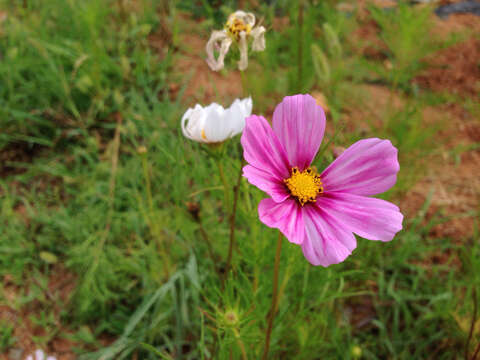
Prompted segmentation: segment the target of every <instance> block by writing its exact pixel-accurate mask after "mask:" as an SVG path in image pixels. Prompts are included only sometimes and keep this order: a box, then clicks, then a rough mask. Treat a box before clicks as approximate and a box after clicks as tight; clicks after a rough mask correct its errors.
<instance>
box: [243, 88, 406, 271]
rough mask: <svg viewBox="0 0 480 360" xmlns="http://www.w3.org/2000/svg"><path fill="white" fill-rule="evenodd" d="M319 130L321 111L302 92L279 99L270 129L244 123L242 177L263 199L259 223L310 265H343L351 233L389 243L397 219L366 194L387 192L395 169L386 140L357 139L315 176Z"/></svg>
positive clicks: (255, 119)
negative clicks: (281, 237)
mask: <svg viewBox="0 0 480 360" xmlns="http://www.w3.org/2000/svg"><path fill="white" fill-rule="evenodd" d="M324 132H325V114H324V112H323V109H322V108H321V107H320V106H319V105H317V104H316V102H315V99H314V98H313V97H311V96H310V95H295V96H287V97H285V98H284V99H283V101H282V102H281V103H280V104H279V105H278V106H277V107H276V108H275V112H274V114H273V129H272V127H270V125H269V123H268V122H267V120H265V118H264V117H262V116H257V115H251V116H250V117H248V118H247V119H246V125H245V129H244V132H243V135H242V140H241V142H242V146H243V150H244V157H245V160H246V161H247V162H248V165H246V166H245V167H244V168H243V176H245V177H246V178H247V179H248V181H249V182H250V183H251V184H253V185H255V186H257V187H258V188H259V189H261V190H263V191H265V192H266V193H267V194H268V195H270V198H267V199H263V200H262V201H261V202H260V204H259V206H258V213H259V216H260V220H261V221H262V222H263V223H264V224H265V225H267V226H269V227H272V228H278V229H279V230H280V231H281V232H282V233H283V234H284V235H285V237H286V238H287V239H288V240H289V241H290V242H292V243H294V244H298V245H300V246H301V247H302V250H303V254H304V255H305V258H306V259H307V260H308V261H309V262H310V263H311V264H313V265H322V266H329V265H331V264H337V263H340V262H342V261H344V260H345V258H346V257H347V256H349V255H350V254H351V253H352V251H353V250H354V249H355V247H356V246H357V242H356V239H355V236H354V235H353V233H355V234H357V235H359V236H361V237H364V238H366V239H370V240H381V241H390V240H392V239H393V237H394V236H395V234H396V233H397V232H398V231H400V230H401V229H402V221H403V215H402V214H401V213H400V211H399V209H398V207H397V206H396V205H394V204H392V203H390V202H388V201H385V200H381V199H376V198H373V197H370V196H372V195H376V194H380V193H382V192H384V191H386V190H388V189H390V188H391V187H392V186H393V185H394V184H395V182H396V180H397V172H398V170H399V169H400V166H399V164H398V159H397V153H398V151H397V149H396V148H395V147H394V146H393V145H392V143H391V142H390V141H389V140H382V139H377V138H371V139H364V140H360V141H357V142H356V143H355V144H353V145H352V146H350V147H349V148H348V149H346V150H345V151H344V152H343V153H342V154H341V155H340V156H339V157H338V158H337V159H335V161H333V162H332V163H331V164H330V165H329V166H328V167H327V168H326V169H325V170H323V172H322V173H321V174H318V173H317V171H316V169H315V168H313V167H310V165H311V163H312V161H313V159H314V158H315V155H316V153H317V151H318V149H319V147H320V144H321V142H322V139H323V134H324Z"/></svg>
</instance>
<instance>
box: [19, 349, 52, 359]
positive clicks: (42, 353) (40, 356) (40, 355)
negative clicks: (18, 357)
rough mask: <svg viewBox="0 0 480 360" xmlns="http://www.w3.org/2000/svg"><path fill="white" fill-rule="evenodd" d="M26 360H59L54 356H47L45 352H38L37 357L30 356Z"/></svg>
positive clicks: (36, 352)
mask: <svg viewBox="0 0 480 360" xmlns="http://www.w3.org/2000/svg"><path fill="white" fill-rule="evenodd" d="M25 360H57V359H56V358H55V357H54V356H46V355H45V353H44V352H43V350H40V349H38V350H36V351H35V357H34V356H32V355H29V356H27V357H26V358H25Z"/></svg>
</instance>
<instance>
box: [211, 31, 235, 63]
mask: <svg viewBox="0 0 480 360" xmlns="http://www.w3.org/2000/svg"><path fill="white" fill-rule="evenodd" d="M218 44H219V45H218ZM231 44H232V39H230V38H229V37H228V35H227V33H226V32H225V30H222V31H213V32H212V35H211V36H210V39H209V40H208V42H207V45H206V46H205V51H206V52H207V64H208V66H209V67H210V69H212V70H213V71H219V70H222V69H223V67H224V66H225V65H224V59H225V55H227V53H228V50H229V49H230V45H231ZM216 46H217V47H218V46H219V47H220V50H219V54H218V58H217V59H215V53H214V50H215V47H216Z"/></svg>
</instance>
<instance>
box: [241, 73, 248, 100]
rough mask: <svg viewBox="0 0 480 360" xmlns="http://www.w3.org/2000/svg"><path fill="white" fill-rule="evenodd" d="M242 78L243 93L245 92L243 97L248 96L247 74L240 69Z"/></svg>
mask: <svg viewBox="0 0 480 360" xmlns="http://www.w3.org/2000/svg"><path fill="white" fill-rule="evenodd" d="M240 78H241V79H242V94H243V97H247V96H248V89H247V76H246V75H245V72H244V71H241V70H240Z"/></svg>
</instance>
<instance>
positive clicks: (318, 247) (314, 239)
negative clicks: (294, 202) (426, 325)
mask: <svg viewBox="0 0 480 360" xmlns="http://www.w3.org/2000/svg"><path fill="white" fill-rule="evenodd" d="M303 217H304V222H305V234H306V236H305V240H304V241H303V243H302V251H303V255H304V256H305V258H306V259H307V260H308V261H309V262H310V263H311V264H312V265H315V266H318V265H321V266H325V267H327V266H329V265H332V264H338V263H340V262H342V261H344V260H345V259H346V258H347V257H348V256H349V255H350V254H351V253H352V251H353V250H354V249H355V248H356V247H357V241H356V239H355V236H354V235H353V234H352V233H351V231H348V230H347V229H345V228H344V227H343V226H341V225H340V224H339V223H338V222H337V221H336V220H335V219H334V218H333V217H332V216H330V215H329V214H328V213H327V212H325V211H324V210H323V209H322V208H319V207H318V206H316V205H307V206H305V207H304V211H303Z"/></svg>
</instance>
